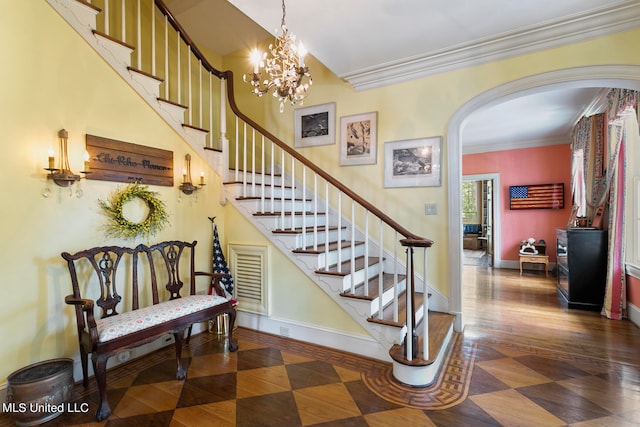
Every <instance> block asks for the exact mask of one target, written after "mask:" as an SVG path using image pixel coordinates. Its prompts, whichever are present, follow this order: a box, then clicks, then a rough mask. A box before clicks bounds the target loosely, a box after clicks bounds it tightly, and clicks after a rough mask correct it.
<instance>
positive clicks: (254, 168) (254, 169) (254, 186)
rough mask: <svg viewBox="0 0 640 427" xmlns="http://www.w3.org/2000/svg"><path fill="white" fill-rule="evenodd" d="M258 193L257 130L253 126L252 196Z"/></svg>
mask: <svg viewBox="0 0 640 427" xmlns="http://www.w3.org/2000/svg"><path fill="white" fill-rule="evenodd" d="M255 195H256V130H255V129H254V128H251V196H253V197H255Z"/></svg>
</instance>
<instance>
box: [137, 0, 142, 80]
mask: <svg viewBox="0 0 640 427" xmlns="http://www.w3.org/2000/svg"><path fill="white" fill-rule="evenodd" d="M137 26H138V30H137V36H136V40H137V44H136V53H137V54H138V61H137V63H136V64H137V67H138V70H142V12H141V8H140V0H138V17H137Z"/></svg>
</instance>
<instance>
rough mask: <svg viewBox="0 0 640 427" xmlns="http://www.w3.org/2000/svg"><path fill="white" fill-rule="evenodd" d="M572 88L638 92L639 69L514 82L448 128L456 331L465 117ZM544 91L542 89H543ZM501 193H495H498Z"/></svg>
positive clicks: (575, 71) (608, 68) (587, 70)
mask: <svg viewBox="0 0 640 427" xmlns="http://www.w3.org/2000/svg"><path fill="white" fill-rule="evenodd" d="M571 87H605V88H606V87H621V88H628V89H634V90H640V66H638V65H594V66H586V67H577V68H566V69H562V70H555V71H549V72H547V73H542V74H536V75H533V76H529V77H525V78H522V79H518V80H514V81H511V82H508V83H505V84H503V85H500V86H497V87H495V88H492V89H489V90H487V91H486V92H483V93H481V94H479V95H477V96H475V97H474V98H472V99H471V100H469V101H468V102H466V103H465V104H464V105H462V106H461V107H460V108H459V109H458V110H457V111H456V112H455V113H454V114H453V115H452V116H451V119H450V120H449V124H448V125H447V136H446V147H447V159H448V168H447V177H448V183H449V186H448V188H447V190H448V191H447V192H448V199H449V203H448V208H449V209H448V211H449V218H448V220H449V253H448V259H449V312H450V313H451V314H454V315H455V316H456V321H455V329H456V331H462V330H463V329H464V319H463V316H462V203H461V200H460V194H462V147H461V142H462V129H463V127H464V122H465V120H466V119H467V117H468V116H469V115H470V114H472V113H473V112H474V111H476V110H478V109H479V108H482V107H484V106H487V105H491V104H497V103H499V102H504V101H507V100H509V99H515V98H518V97H520V96H524V95H530V94H534V93H537V92H540V91H542V90H550V89H560V88H571ZM543 88H544V89H543ZM499 191H500V189H496V192H499Z"/></svg>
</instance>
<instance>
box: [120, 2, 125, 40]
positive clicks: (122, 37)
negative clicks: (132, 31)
mask: <svg viewBox="0 0 640 427" xmlns="http://www.w3.org/2000/svg"><path fill="white" fill-rule="evenodd" d="M124 2H125V0H120V21H121V25H120V40H121V41H123V42H125V43H126V42H127V30H126V28H127V11H126V10H125V8H124Z"/></svg>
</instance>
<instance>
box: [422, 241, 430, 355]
mask: <svg viewBox="0 0 640 427" xmlns="http://www.w3.org/2000/svg"><path fill="white" fill-rule="evenodd" d="M423 263H424V264H423V268H424V271H423V273H422V277H423V279H422V292H423V294H422V316H423V317H422V331H423V332H422V358H423V359H425V360H428V359H429V287H428V286H427V284H428V282H427V248H424V260H423Z"/></svg>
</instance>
